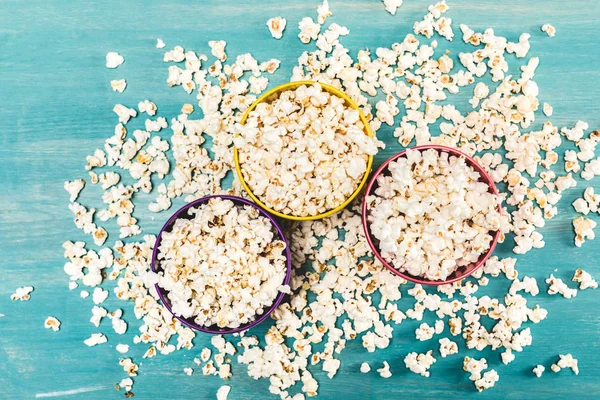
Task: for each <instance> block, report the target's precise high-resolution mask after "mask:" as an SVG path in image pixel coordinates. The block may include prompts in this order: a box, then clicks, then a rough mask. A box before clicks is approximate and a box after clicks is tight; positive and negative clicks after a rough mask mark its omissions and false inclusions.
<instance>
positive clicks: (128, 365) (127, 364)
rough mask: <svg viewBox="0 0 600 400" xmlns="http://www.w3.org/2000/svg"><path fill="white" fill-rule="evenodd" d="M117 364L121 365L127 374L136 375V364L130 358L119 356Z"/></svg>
mask: <svg viewBox="0 0 600 400" xmlns="http://www.w3.org/2000/svg"><path fill="white" fill-rule="evenodd" d="M119 365H120V366H122V367H123V371H125V372H127V375H129V376H137V371H138V365H137V364H136V363H134V362H133V361H132V360H131V358H121V359H120V360H119Z"/></svg>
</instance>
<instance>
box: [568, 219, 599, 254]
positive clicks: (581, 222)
mask: <svg viewBox="0 0 600 400" xmlns="http://www.w3.org/2000/svg"><path fill="white" fill-rule="evenodd" d="M596 225H597V224H596V222H595V221H592V220H591V219H588V218H584V217H577V218H575V219H574V220H573V228H574V229H575V246H577V247H581V245H582V244H583V243H585V240H586V239H588V240H593V239H594V238H595V237H596V234H595V233H594V230H593V229H594V228H595V227H596Z"/></svg>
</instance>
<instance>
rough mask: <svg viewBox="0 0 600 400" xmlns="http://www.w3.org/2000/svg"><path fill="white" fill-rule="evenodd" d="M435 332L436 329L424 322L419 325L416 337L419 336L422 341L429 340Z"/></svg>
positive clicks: (418, 338)
mask: <svg viewBox="0 0 600 400" xmlns="http://www.w3.org/2000/svg"><path fill="white" fill-rule="evenodd" d="M434 334H435V329H434V328H433V327H431V326H429V325H427V324H426V323H422V324H421V325H419V327H418V328H417V330H416V331H415V337H416V338H417V340H420V341H425V340H429V339H431V338H432V337H433V335H434Z"/></svg>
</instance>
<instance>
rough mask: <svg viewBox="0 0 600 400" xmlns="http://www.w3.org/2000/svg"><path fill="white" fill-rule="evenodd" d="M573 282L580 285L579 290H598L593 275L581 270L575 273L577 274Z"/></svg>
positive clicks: (578, 269)
mask: <svg viewBox="0 0 600 400" xmlns="http://www.w3.org/2000/svg"><path fill="white" fill-rule="evenodd" d="M573 282H578V283H579V290H585V289H597V288H598V282H596V280H594V278H592V275H590V274H589V273H588V272H586V271H584V270H582V269H581V268H577V270H576V271H575V274H574V275H573Z"/></svg>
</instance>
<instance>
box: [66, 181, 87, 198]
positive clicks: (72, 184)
mask: <svg viewBox="0 0 600 400" xmlns="http://www.w3.org/2000/svg"><path fill="white" fill-rule="evenodd" d="M84 186H85V181H84V180H83V179H75V180H73V181H67V182H65V185H64V188H65V190H66V191H67V192H69V196H70V197H69V201H70V202H71V203H73V202H74V201H75V200H77V197H79V192H81V189H83V187H84Z"/></svg>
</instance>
